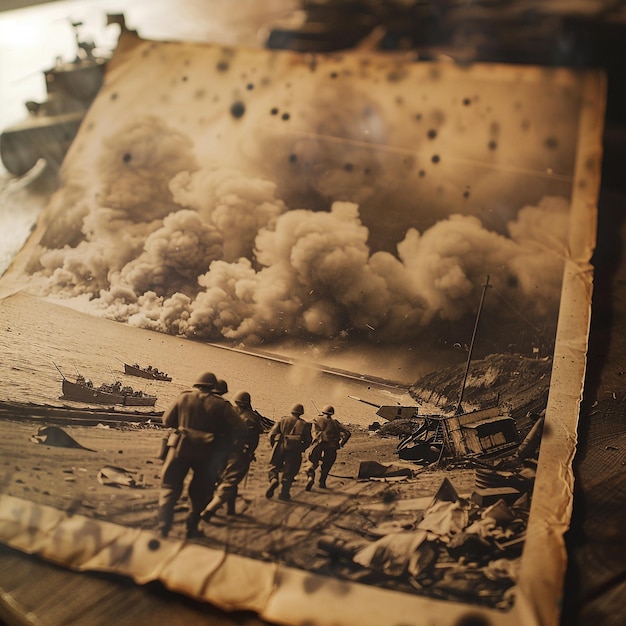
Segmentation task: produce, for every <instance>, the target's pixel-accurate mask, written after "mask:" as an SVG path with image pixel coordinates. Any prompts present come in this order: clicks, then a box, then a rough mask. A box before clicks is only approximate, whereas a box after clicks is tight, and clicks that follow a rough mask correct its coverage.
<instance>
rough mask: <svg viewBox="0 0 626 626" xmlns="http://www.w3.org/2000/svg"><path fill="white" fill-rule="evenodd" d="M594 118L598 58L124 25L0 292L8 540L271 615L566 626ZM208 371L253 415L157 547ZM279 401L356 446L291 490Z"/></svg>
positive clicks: (183, 498)
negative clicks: (208, 508)
mask: <svg viewBox="0 0 626 626" xmlns="http://www.w3.org/2000/svg"><path fill="white" fill-rule="evenodd" d="M603 113H604V77H603V75H602V74H600V73H597V72H594V71H580V72H575V71H570V70H566V69H558V68H552V69H547V68H537V67H523V66H504V65H486V64H485V65H481V64H476V65H472V66H469V67H459V66H456V65H452V64H448V63H438V62H418V61H415V60H413V59H410V58H408V57H406V56H398V55H393V54H390V55H385V54H360V53H356V52H355V53H345V54H341V55H329V56H323V55H301V54H297V53H291V52H285V51H280V52H277V51H268V50H253V49H243V48H233V47H224V46H212V45H204V44H195V43H182V42H176V43H174V42H158V41H146V40H142V39H140V38H137V37H136V36H134V35H132V34H129V33H124V34H123V35H122V38H121V40H120V45H119V46H118V49H117V51H116V52H115V55H114V57H113V59H112V60H111V62H110V64H109V67H108V69H107V73H106V77H105V82H104V86H103V88H102V90H101V91H100V93H99V95H98V96H97V98H96V100H95V102H94V103H93V105H92V107H91V108H90V110H89V111H88V113H87V116H86V118H85V119H84V121H83V123H82V125H81V128H80V130H79V133H78V135H77V137H76V139H75V141H74V142H73V144H72V146H71V148H70V151H69V153H68V154H67V156H66V158H65V161H64V164H63V168H62V182H61V184H60V186H59V188H58V190H57V191H56V192H55V193H54V195H53V196H52V197H51V199H50V202H49V204H48V206H47V207H46V209H45V210H44V212H43V213H42V214H41V217H40V219H39V222H38V224H37V227H36V229H35V231H34V233H33V234H32V236H31V237H30V239H29V240H28V242H27V243H26V245H25V246H24V248H23V249H22V250H21V251H20V253H19V254H18V256H17V258H16V259H15V261H14V263H13V264H12V266H11V268H10V269H9V271H8V272H7V273H6V275H5V276H4V277H3V278H2V280H1V281H0V289H1V290H2V300H0V322H1V323H0V342H1V343H2V354H3V355H4V358H3V374H2V376H3V379H4V381H5V384H4V385H3V390H2V392H1V393H2V397H0V418H1V419H0V429H1V430H2V436H1V437H0V448H1V449H2V453H1V454H0V476H1V485H2V487H1V492H2V493H1V495H0V540H1V541H2V542H4V543H6V544H7V545H9V546H12V547H14V548H17V549H19V550H23V551H24V552H27V553H33V554H37V555H40V556H41V557H43V558H45V559H49V560H51V561H54V562H56V563H61V564H64V565H66V566H68V567H71V568H74V569H77V570H82V571H88V570H94V571H107V572H116V573H119V574H122V575H124V576H130V577H132V578H133V579H134V580H135V581H137V582H138V583H140V584H141V583H146V582H149V581H153V580H159V581H161V582H162V583H163V584H164V585H165V586H166V587H168V588H170V589H172V590H175V591H177V592H180V593H183V594H186V595H189V596H191V597H193V598H198V599H202V600H207V601H209V602H211V603H213V604H215V605H216V606H218V607H221V608H224V609H227V610H231V609H246V610H253V611H256V612H257V613H258V614H259V615H260V616H261V617H262V618H265V619H267V620H269V621H272V622H275V623H280V624H296V623H304V622H306V623H308V624H316V625H319V626H326V625H328V626H330V625H331V624H344V625H349V624H358V625H359V626H364V625H366V624H372V625H377V626H378V625H380V624H398V623H403V624H404V623H411V624H425V623H428V624H431V625H435V624H436V625H441V626H444V625H453V624H460V623H462V621H461V620H462V619H463V617H464V616H465V617H467V616H468V615H471V616H473V617H475V618H476V619H482V620H483V621H482V622H480V623H485V624H487V623H488V624H492V625H500V624H502V625H507V626H518V625H519V626H522V625H523V626H530V625H532V624H537V625H539V624H541V625H547V624H557V623H558V621H559V606H560V604H561V600H562V593H563V576H564V571H565V567H566V553H565V548H564V540H563V534H564V532H565V531H566V530H567V528H568V524H569V520H570V513H571V508H572V482H573V475H572V468H571V463H572V458H573V456H574V454H575V446H576V429H577V420H578V410H579V403H580V399H581V394H582V388H583V379H584V373H585V356H586V349H587V337H588V327H589V317H590V305H591V292H592V270H591V265H590V258H591V254H592V251H593V248H594V245H595V223H596V208H595V206H596V199H597V194H598V188H599V171H600V160H601V134H602V125H603ZM207 371H211V372H213V373H214V374H215V375H216V377H217V378H220V379H223V380H224V381H226V383H227V388H228V390H227V392H226V394H225V396H224V397H225V398H226V399H228V400H229V401H230V402H234V399H235V397H236V394H237V393H238V392H240V391H247V392H248V393H249V394H250V398H251V405H252V407H253V409H255V410H256V411H257V414H258V416H259V420H260V421H259V423H261V424H262V426H263V432H262V433H261V435H260V439H259V442H258V446H257V447H256V449H255V450H254V451H253V452H254V454H253V455H251V456H250V466H249V469H248V471H247V473H246V475H245V477H241V481H240V482H239V483H238V485H237V491H236V499H235V500H234V510H231V509H228V510H226V509H227V507H223V508H222V509H220V510H217V511H216V513H215V514H214V515H213V517H211V518H210V519H208V520H207V521H203V522H201V524H200V527H199V529H200V531H201V536H198V537H195V538H193V539H187V538H186V535H185V520H186V519H187V516H188V514H189V512H190V510H191V509H192V504H193V502H192V500H193V497H191V498H190V495H189V492H188V491H187V487H188V481H189V479H190V477H191V473H190V474H189V475H187V476H186V478H185V482H184V484H182V487H183V490H182V493H181V495H180V497H179V498H178V499H177V500H176V503H175V506H174V510H173V515H174V521H173V525H172V528H171V531H170V533H169V535H168V537H167V538H165V539H164V538H162V537H161V536H160V535H159V533H158V525H157V514H158V510H159V501H160V500H159V499H160V497H161V499H162V497H163V494H162V491H161V489H160V486H161V471H162V468H163V461H162V460H161V458H162V457H163V454H161V452H163V450H164V451H165V452H166V453H167V454H172V450H174V448H169V450H170V451H169V452H168V448H167V443H166V440H167V439H168V435H169V433H170V430H169V429H168V428H166V426H165V424H164V423H163V412H164V411H167V410H168V409H169V407H170V406H171V405H172V403H174V402H175V401H176V399H177V398H178V397H179V395H180V394H181V393H183V392H185V390H187V389H190V388H192V386H193V385H194V383H195V382H196V381H197V380H198V377H199V376H200V375H202V373H203V372H207ZM297 404H301V405H302V409H303V411H304V414H303V415H302V418H301V419H304V421H305V422H306V424H310V425H312V428H313V430H312V432H313V434H314V435H315V433H316V432H318V430H316V429H317V428H318V426H316V425H315V424H317V422H319V420H320V419H330V418H325V417H320V414H322V413H323V412H324V411H325V412H326V413H327V414H328V413H330V411H329V409H328V407H329V406H332V409H333V411H334V412H333V413H332V418H334V419H336V420H337V421H338V422H339V423H340V424H341V425H342V426H343V427H345V428H347V430H348V431H349V433H350V434H351V437H350V439H349V441H345V440H342V442H341V443H342V444H345V445H342V447H340V448H338V449H337V446H334V447H333V446H330V448H328V449H331V448H332V450H334V451H333V452H328V450H326V451H325V452H324V454H323V455H322V466H321V467H322V472H328V477H327V478H326V484H325V485H324V479H323V477H322V480H321V484H320V480H319V479H320V473H319V472H320V469H319V468H318V469H317V471H316V473H315V472H313V470H311V458H313V456H315V455H313V456H312V453H311V450H313V449H314V448H315V446H316V445H320V444H319V442H320V441H321V440H322V439H321V437H322V436H321V435H319V434H318V435H317V439H314V440H313V446H312V447H311V448H309V449H307V450H305V451H304V452H302V455H301V457H300V460H301V462H302V466H301V469H300V471H299V472H298V473H297V474H296V476H295V479H294V481H293V484H291V485H290V494H288V495H289V499H287V498H282V499H281V498H279V497H278V496H279V493H278V492H276V494H275V495H274V494H273V492H272V490H269V491H268V486H269V485H270V482H269V479H268V472H269V469H270V464H271V463H272V462H273V460H272V459H273V458H274V456H273V450H272V447H271V446H270V442H269V439H268V434H267V432H268V430H270V428H272V426H273V425H280V423H282V422H281V420H282V419H283V417H285V416H288V415H289V414H290V412H292V411H293V407H294V406H295V405H297ZM296 413H297V411H296ZM314 423H315V424H314ZM319 432H322V431H319ZM324 441H326V440H324ZM316 442H317V443H316ZM162 446H165V447H164V448H163V450H162V449H161V448H162ZM211 450H212V452H211V454H213V455H222V457H221V458H222V459H223V458H225V457H226V456H227V454H228V453H229V450H222V449H221V448H220V447H219V446H218V445H215V446H213V448H211ZM181 454H182V453H181ZM320 454H321V453H320ZM334 455H336V459H335V457H334ZM168 458H169V457H168ZM324 459H325V460H324ZM318 460H319V459H318ZM166 463H167V461H166ZM312 472H313V473H312ZM287 473H288V472H287V471H285V473H284V474H283V482H284V480H285V479H284V477H285V475H286V474H287ZM312 476H313V477H314V478H315V480H314V481H313V480H311V481H309V478H311V477H312ZM287 482H288V481H287ZM218 484H219V481H218ZM214 487H215V485H211V486H210V490H212V489H213V488H214ZM218 489H219V487H218ZM287 491H289V489H287ZM280 494H282V491H281V492H280ZM268 496H269V497H268ZM161 503H162V501H161ZM476 623H479V622H476Z"/></svg>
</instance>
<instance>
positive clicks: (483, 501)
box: [318, 460, 535, 609]
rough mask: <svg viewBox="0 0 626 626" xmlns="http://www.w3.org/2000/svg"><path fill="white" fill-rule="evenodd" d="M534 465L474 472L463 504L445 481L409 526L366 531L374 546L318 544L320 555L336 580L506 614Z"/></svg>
mask: <svg viewBox="0 0 626 626" xmlns="http://www.w3.org/2000/svg"><path fill="white" fill-rule="evenodd" d="M534 465H535V463H534V461H533V460H528V461H524V462H523V463H520V464H519V465H518V466H517V467H516V468H514V469H508V470H506V471H504V470H501V469H490V468H488V467H487V466H484V467H481V468H477V470H476V482H475V488H474V490H473V491H472V493H471V495H469V496H465V497H462V496H460V495H459V494H458V493H457V491H456V489H455V488H454V486H453V485H452V483H451V482H450V480H449V479H448V478H445V479H444V480H443V481H442V483H441V485H440V487H439V489H438V491H437V493H436V494H435V496H434V497H433V498H427V499H424V503H423V510H421V511H417V510H416V511H415V512H414V517H413V519H412V520H408V521H407V518H406V517H403V518H402V519H400V518H399V517H397V519H395V520H393V521H389V520H388V519H387V521H384V522H383V523H381V524H379V525H377V526H374V527H372V528H370V529H369V531H368V534H369V536H370V537H371V539H372V540H371V541H366V540H363V541H344V540H341V539H337V538H336V537H322V538H321V539H320V541H319V542H318V549H319V551H320V552H321V553H322V554H324V555H325V556H326V557H327V558H328V557H329V558H330V562H331V563H330V567H331V568H332V569H333V573H335V575H339V576H343V577H348V578H351V579H353V580H360V581H362V582H370V583H372V584H378V585H383V586H394V587H396V588H398V589H403V590H409V589H410V588H412V589H414V590H416V591H418V592H420V593H423V594H425V595H429V596H431V597H435V598H441V599H446V600H457V601H463V602H472V603H476V604H481V605H485V606H491V607H495V608H500V609H506V608H509V607H510V606H511V605H512V602H513V588H514V586H515V583H516V580H517V576H518V571H519V567H520V557H521V553H522V549H523V546H524V540H525V537H526V528H527V524H528V516H529V510H530V499H531V494H532V488H533V484H534V475H535V468H534ZM397 504H398V503H397V502H396V503H394V505H397ZM378 510H382V509H380V508H379V509H378ZM396 510H397V509H396ZM405 510H406V509H405ZM387 517H388V516H387Z"/></svg>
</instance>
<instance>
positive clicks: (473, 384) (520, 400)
mask: <svg viewBox="0 0 626 626" xmlns="http://www.w3.org/2000/svg"><path fill="white" fill-rule="evenodd" d="M464 373H465V364H463V365H457V366H454V367H449V368H447V369H444V370H439V371H436V372H432V373H431V374H427V375H426V376H424V377H423V378H420V379H419V380H418V381H417V382H415V383H414V384H413V385H412V386H411V388H410V393H411V395H412V396H413V397H414V398H415V399H416V400H417V401H418V402H419V401H422V402H430V403H432V404H436V405H437V406H440V407H441V408H442V409H444V410H446V409H453V408H454V407H455V406H456V404H457V403H458V401H459V394H460V391H461V384H462V382H463V375H464ZM551 373H552V359H551V358H545V359H532V358H528V357H523V356H521V355H519V354H491V355H489V356H487V357H486V358H484V359H481V360H477V361H472V363H471V365H470V369H469V372H468V376H467V382H466V385H465V391H464V393H463V404H464V406H465V407H466V408H469V407H472V408H482V407H485V406H489V405H490V404H493V403H494V402H495V401H496V399H498V398H499V401H500V405H501V406H505V407H507V408H508V409H509V410H510V412H511V416H512V417H513V418H515V419H516V420H522V419H523V418H524V417H525V416H526V415H527V414H528V413H541V411H543V410H544V409H545V407H546V403H547V400H548V391H549V389H550V375H551Z"/></svg>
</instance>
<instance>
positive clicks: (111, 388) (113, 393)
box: [61, 374, 157, 406]
mask: <svg viewBox="0 0 626 626" xmlns="http://www.w3.org/2000/svg"><path fill="white" fill-rule="evenodd" d="M62 389H63V395H62V396H61V400H73V401H74V402H85V403H88V404H122V405H124V406H154V405H155V404H156V401H157V397H156V396H153V395H150V394H147V393H144V392H143V391H137V390H135V389H133V388H132V387H130V386H128V385H127V386H122V384H121V383H120V382H119V381H117V382H115V383H113V384H106V383H103V384H102V385H100V386H99V387H94V385H93V383H92V382H91V381H90V380H87V379H86V378H85V377H84V376H83V375H82V374H78V375H77V376H76V381H75V382H72V381H71V380H68V379H67V378H65V377H63V382H62Z"/></svg>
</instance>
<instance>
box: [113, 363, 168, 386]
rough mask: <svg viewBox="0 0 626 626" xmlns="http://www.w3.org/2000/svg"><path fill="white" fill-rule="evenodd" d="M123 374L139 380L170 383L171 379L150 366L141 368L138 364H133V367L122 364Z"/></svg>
mask: <svg viewBox="0 0 626 626" xmlns="http://www.w3.org/2000/svg"><path fill="white" fill-rule="evenodd" d="M124 374H126V375H128V376H137V377H139V378H149V379H151V380H160V381H163V382H168V383H169V382H171V381H172V377H171V376H168V375H167V374H166V373H165V372H161V371H159V370H158V369H157V368H155V367H152V365H148V366H147V367H141V366H140V365H139V363H135V364H133V365H130V364H128V363H124Z"/></svg>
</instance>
